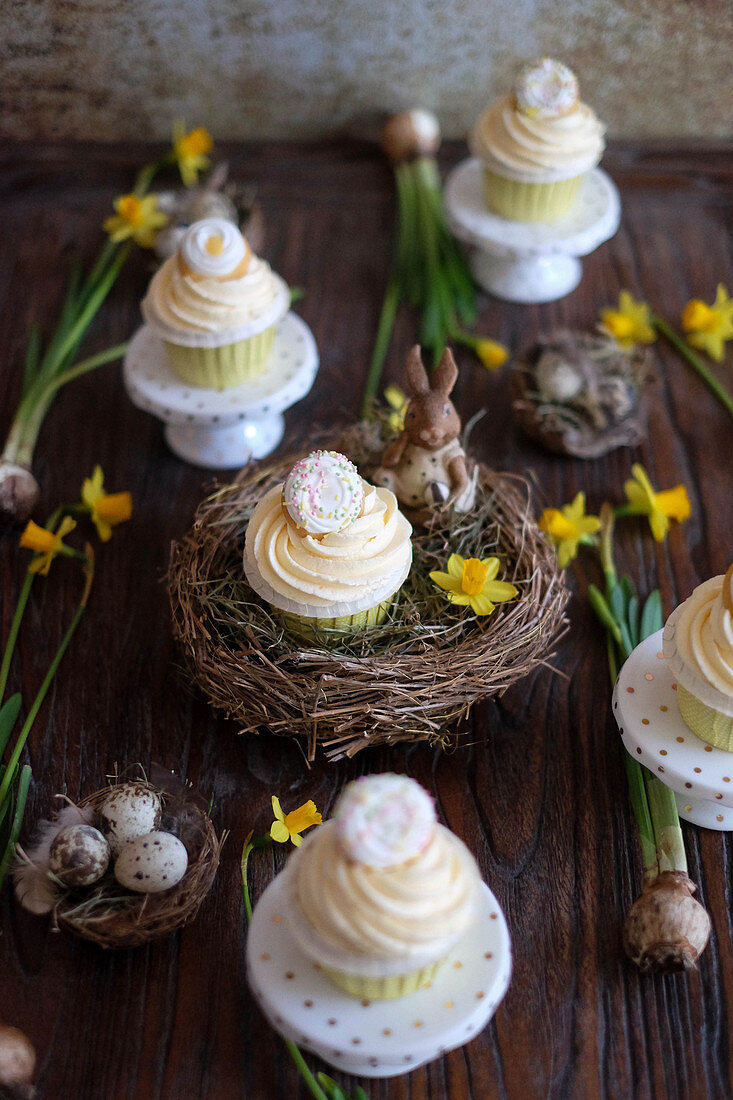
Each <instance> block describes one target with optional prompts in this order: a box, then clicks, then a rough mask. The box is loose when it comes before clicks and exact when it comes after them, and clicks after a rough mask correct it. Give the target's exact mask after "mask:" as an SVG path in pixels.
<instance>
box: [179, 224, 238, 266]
mask: <svg viewBox="0 0 733 1100" xmlns="http://www.w3.org/2000/svg"><path fill="white" fill-rule="evenodd" d="M181 258H182V260H183V262H184V263H185V264H186V266H187V267H188V268H190V269H191V271H193V272H194V273H195V274H196V275H206V276H210V277H214V278H216V277H218V278H223V277H224V276H227V275H232V274H234V273H235V272H236V274H237V276H241V275H244V273H245V271H246V269H247V266H248V264H249V258H250V248H249V245H248V244H247V242H246V240H245V239H244V237H243V236H242V234H241V233H240V232H239V230H238V229H237V227H236V225H233V224H232V223H231V222H230V221H227V220H226V219H225V218H203V219H202V220H201V221H198V222H195V223H194V224H193V225H192V226H191V228H190V229H188V230H187V231H186V233H185V234H184V237H183V239H182V241H181ZM240 269H241V270H240Z"/></svg>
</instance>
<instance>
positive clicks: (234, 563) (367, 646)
mask: <svg viewBox="0 0 733 1100" xmlns="http://www.w3.org/2000/svg"><path fill="white" fill-rule="evenodd" d="M318 445H326V446H331V447H333V448H334V449H340V450H342V451H343V452H344V453H346V454H348V455H349V456H350V457H351V458H352V459H353V460H354V461H356V463H357V465H358V466H359V469H360V470H361V472H362V473H363V474H364V475H365V476H368V473H369V469H370V466H371V465H373V462H374V459H375V457H376V453H375V452H374V451H372V452H370V450H369V447H368V446H367V444H366V442H365V433H364V429H363V426H356V427H355V428H354V429H352V430H351V431H350V432H349V433H346V434H345V435H344V434H342V435H341V436H340V437H333V436H331V437H330V439H328V440H327V441H326V442H325V444H324V441H323V440H322V439H321V440H319V441H318ZM372 446H373V441H372ZM309 449H311V448H305V449H304V450H303V451H300V452H299V453H296V454H291V455H288V456H285V457H282V458H279V459H278V460H276V461H274V462H271V463H265V462H260V463H258V464H256V465H253V466H248V467H245V469H244V470H243V471H242V472H241V474H240V475H239V477H238V478H237V479H236V481H234V483H232V484H229V485H224V486H222V487H219V488H218V489H217V490H216V491H215V492H214V493H212V495H211V496H209V497H208V498H207V499H206V500H204V502H203V503H202V504H201V505H200V507H199V509H198V511H197V513H196V516H195V520H194V524H193V527H192V528H191V530H190V531H189V532H188V534H187V535H186V536H185V538H184V539H183V541H182V542H180V543H178V544H174V546H173V548H172V552H171V562H170V569H169V578H168V580H169V595H170V600H171V608H172V613H173V624H174V631H175V634H176V636H177V638H178V641H179V642H180V644H181V647H182V649H183V653H184V657H185V661H186V664H187V667H188V669H189V671H190V674H191V676H192V678H193V680H194V681H195V682H196V684H198V686H199V687H200V688H201V690H202V691H203V693H204V694H205V695H206V697H207V698H208V699H209V701H210V702H211V703H212V704H213V705H214V706H215V707H218V708H220V709H221V710H222V711H224V713H225V714H226V715H227V716H228V717H230V718H233V719H234V720H235V721H237V722H238V723H239V726H240V732H241V733H243V734H252V733H256V732H258V731H259V730H269V731H270V732H271V733H275V734H278V735H281V736H289V737H292V736H297V737H301V738H304V739H305V740H306V748H307V754H308V759H313V757H314V755H315V751H316V747H317V745H319V744H320V745H322V746H323V747H324V748H325V750H326V752H327V755H328V756H329V757H331V758H333V759H336V758H338V757H340V756H344V755H346V756H353V755H354V754H355V753H356V752H358V751H359V750H360V749H362V748H365V747H366V746H367V745H376V744H380V743H385V742H387V743H390V744H394V743H396V742H398V741H416V740H429V741H441V742H443V743H445V742H447V741H448V740H449V738H450V729H449V727H453V728H454V726H455V723H456V722H457V721H458V720H459V719H461V718H462V717H464V716H465V715H466V714H467V712H468V710H469V709H470V707H471V706H472V704H473V703H475V702H477V701H479V700H481V699H487V698H489V697H491V696H496V695H499V694H501V693H502V692H504V691H505V690H506V689H507V688H508V687H509V686H510V685H511V684H513V683H515V682H516V681H517V680H519V679H521V678H522V677H524V676H526V675H528V674H529V673H530V672H532V671H533V670H534V669H535V668H537V666H538V665H542V664H545V663H546V662H547V661H548V658H549V657H550V656H551V650H552V647H553V645H554V644H555V643H556V641H557V640H558V638H559V636H560V635H561V634H562V633H563V632H564V629H565V618H564V613H563V612H564V607H565V603H566V600H567V595H568V593H567V589H566V587H565V584H564V582H563V580H562V577H561V575H560V574H559V573H558V569H557V564H556V559H555V554H554V551H553V550H552V549H551V548H550V546H548V544H547V543H546V541H545V539H544V537H543V535H542V533H541V532H540V530H539V528H538V527H537V525H536V523H535V521H534V519H533V518H532V514H531V510H530V499H529V496H530V494H529V485H528V483H527V481H526V480H525V479H524V478H522V477H518V476H516V475H511V474H497V473H494V472H492V471H491V470H488V469H486V468H485V467H480V476H479V485H478V495H477V502H476V507H475V509H474V510H473V512H472V513H471V515H470V516H466V515H464V516H461V515H455V514H452V513H451V514H450V516H449V517H448V518H447V519H445V520H443V519H441V521H440V522H438V523H435V524H434V525H433V527H432V528H431V529H430V530H425V529H417V530H416V531H415V533H414V536H413V566H412V570H411V573H410V576H409V577H408V579H407V581H406V582H405V584H404V585H403V587H402V589H401V590H400V593H399V595H398V597H397V601H396V603H395V606H394V608H393V610H392V612H391V614H390V618H389V620H388V621H387V622H386V623H384V624H383V625H382V626H379V627H375V628H372V629H371V630H369V631H366V632H364V633H363V634H362V635H361V636H360V637H358V638H357V639H351V640H348V639H345V640H344V641H343V642H341V643H340V644H339V645H338V647H337V648H330V649H325V648H320V647H318V646H313V647H308V646H307V645H306V644H305V643H304V642H302V641H298V640H297V639H293V638H291V637H290V636H289V635H288V634H287V633H285V631H284V629H283V626H282V624H281V623H280V621H279V620H278V618H277V617H276V615H275V613H274V612H273V611H272V609H271V608H269V607H268V605H266V604H265V603H264V602H263V601H262V600H261V599H260V598H259V596H257V595H256V593H255V592H254V591H253V590H252V589H251V588H250V586H249V585H248V583H247V580H246V578H245V576H244V573H243V568H242V552H243V547H244V534H245V530H246V527H247V523H248V520H249V517H250V515H251V514H252V511H253V509H254V507H255V505H256V504H257V502H258V501H259V500H260V499H261V497H262V496H263V494H264V493H265V492H266V491H267V490H268V489H269V488H270V487H271V486H273V485H275V484H277V483H279V482H282V481H283V480H284V478H285V476H286V475H287V473H288V471H289V470H290V468H291V466H292V465H293V463H294V462H295V461H296V460H297V459H298V458H300V457H302V454H303V453H307V451H308V450H309ZM453 552H455V553H458V554H461V555H462V556H463V557H479V558H481V557H487V556H491V555H497V556H499V557H500V559H501V562H502V569H501V571H500V574H499V575H500V577H503V578H504V579H506V580H509V581H511V582H512V583H514V584H515V585H516V586H517V587H518V589H519V592H520V595H519V597H518V598H517V599H515V600H513V601H512V602H511V603H504V604H501V605H499V606H498V607H497V609H496V611H495V612H494V613H493V614H492V615H491V616H489V617H488V618H476V617H475V616H473V615H472V613H471V612H470V610H469V609H468V608H459V607H456V606H454V605H452V604H450V603H449V602H448V601H447V600H446V599H445V597H444V595H443V594H442V593H441V591H440V590H439V589H438V588H437V587H436V586H435V585H434V584H433V582H432V581H431V580H430V578H429V576H428V574H429V573H430V571H431V570H436V569H438V570H445V566H446V562H447V559H448V556H449V555H450V554H451V553H453Z"/></svg>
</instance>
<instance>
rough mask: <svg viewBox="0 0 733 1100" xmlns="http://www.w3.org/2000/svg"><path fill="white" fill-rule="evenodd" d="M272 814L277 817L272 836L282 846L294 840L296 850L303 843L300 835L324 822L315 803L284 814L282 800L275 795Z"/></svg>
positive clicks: (271, 830)
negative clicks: (281, 805) (312, 826)
mask: <svg viewBox="0 0 733 1100" xmlns="http://www.w3.org/2000/svg"><path fill="white" fill-rule="evenodd" d="M272 812H273V813H274V815H275V821H273V823H272V827H271V829H270V836H271V837H272V839H273V840H277V841H278V842H279V843H280V844H286V843H287V842H288V840H292V842H293V844H294V845H295V847H296V848H298V847H300V845H301V843H302V837H301V835H300V834H301V833H304V832H305V830H306V829H310V827H311V825H320V824H321V821H322V820H323V818H322V817H321V815H320V814H319V812H318V810H317V809H316V804H315V802H313V801H311V802H304V803H303V805H302V806H299V807H298V809H297V810H291V811H290V813H289V814H284V813H283V811H282V809H281V807H280V800H279V799H278V798H276V797H275V795H273V796H272Z"/></svg>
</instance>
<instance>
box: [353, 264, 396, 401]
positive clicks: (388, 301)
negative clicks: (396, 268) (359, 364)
mask: <svg viewBox="0 0 733 1100" xmlns="http://www.w3.org/2000/svg"><path fill="white" fill-rule="evenodd" d="M399 300H400V287H399V283H398V281H397V279H396V277H395V276H394V275H393V276H391V278H390V280H389V282H388V283H387V290H386V291H385V295H384V301H383V302H382V312H381V313H380V315H379V326H378V328H377V338H376V340H375V342H374V350H373V352H372V359H371V362H370V364H369V373H368V374H367V381H366V386H365V388H364V400H363V401H362V405H361V415H362V417H366V416H368V415H369V413H370V412H371V411H372V405H373V402H374V401H375V399H376V396H377V390H378V389H379V382H380V379H381V377H382V371H383V370H384V361H385V359H386V358H387V348H388V347H389V341H390V339H391V338H392V329H393V328H394V323H395V317H396V316H397V306H398V304H399Z"/></svg>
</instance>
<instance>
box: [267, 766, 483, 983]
mask: <svg viewBox="0 0 733 1100" xmlns="http://www.w3.org/2000/svg"><path fill="white" fill-rule="evenodd" d="M284 875H285V878H284V883H285V885H286V889H287V894H288V897H289V900H290V904H289V905H288V906H287V910H286V912H287V918H286V919H287V921H288V925H289V928H290V932H291V934H292V935H293V937H294V938H295V939H296V940H297V942H298V944H299V946H300V947H301V948H302V950H303V952H304V953H305V954H306V955H308V957H309V958H311V959H312V960H313V961H314V962H316V963H318V965H319V966H320V968H321V969H322V970H323V971H324V973H325V974H327V975H328V977H329V978H330V979H331V980H332V981H333V982H335V983H336V985H338V986H339V987H340V988H342V989H344V990H345V991H346V992H347V993H350V994H351V995H352V996H354V997H365V998H368V999H369V1000H386V999H388V998H394V997H402V996H405V995H406V994H408V993H413V992H415V991H416V990H417V989H420V988H421V987H422V986H424V985H427V984H428V983H429V982H430V981H432V979H433V977H434V975H435V973H436V971H437V970H438V968H439V966H440V965H441V964H442V963H443V962H444V961H445V959H446V957H447V955H448V954H449V952H450V951H451V950H452V948H453V947H454V946H455V945H456V944H457V943H458V941H459V940H460V939H461V938H462V937H463V936H464V935H465V934H466V933H467V932H468V931H469V929H470V928H471V927H472V925H473V924H474V922H475V920H476V914H477V903H478V898H479V896H480V894H479V891H480V887H481V877H480V875H479V870H478V867H477V865H476V861H475V859H474V858H473V856H472V855H471V853H470V852H469V851H468V849H467V848H466V846H465V845H464V844H463V843H462V841H460V840H459V839H458V837H456V836H455V835H454V834H453V833H451V832H450V830H449V829H446V828H445V827H444V826H443V825H440V824H438V822H437V820H436V815H435V806H434V804H433V800H432V799H431V798H430V796H429V795H428V794H427V792H426V791H424V790H423V788H422V787H421V786H420V785H419V783H416V782H415V780H414V779H409V778H408V777H407V776H403V775H393V774H386V775H370V776H363V777H362V778H361V779H357V780H355V782H353V783H349V784H348V786H347V787H346V788H345V789H344V791H343V793H342V794H341V797H340V798H339V800H338V802H337V804H336V809H335V812H334V817H333V818H332V819H331V820H330V821H328V822H326V824H325V825H321V826H320V827H319V828H318V829H316V830H314V831H313V833H311V834H310V835H309V836H308V837H307V838H306V839H305V840H304V842H303V844H302V845H301V847H300V848H299V849H298V851H297V852H296V853H294V854H293V855H292V856H291V858H290V859H289V861H288V864H287V867H286V869H285V871H284Z"/></svg>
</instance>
